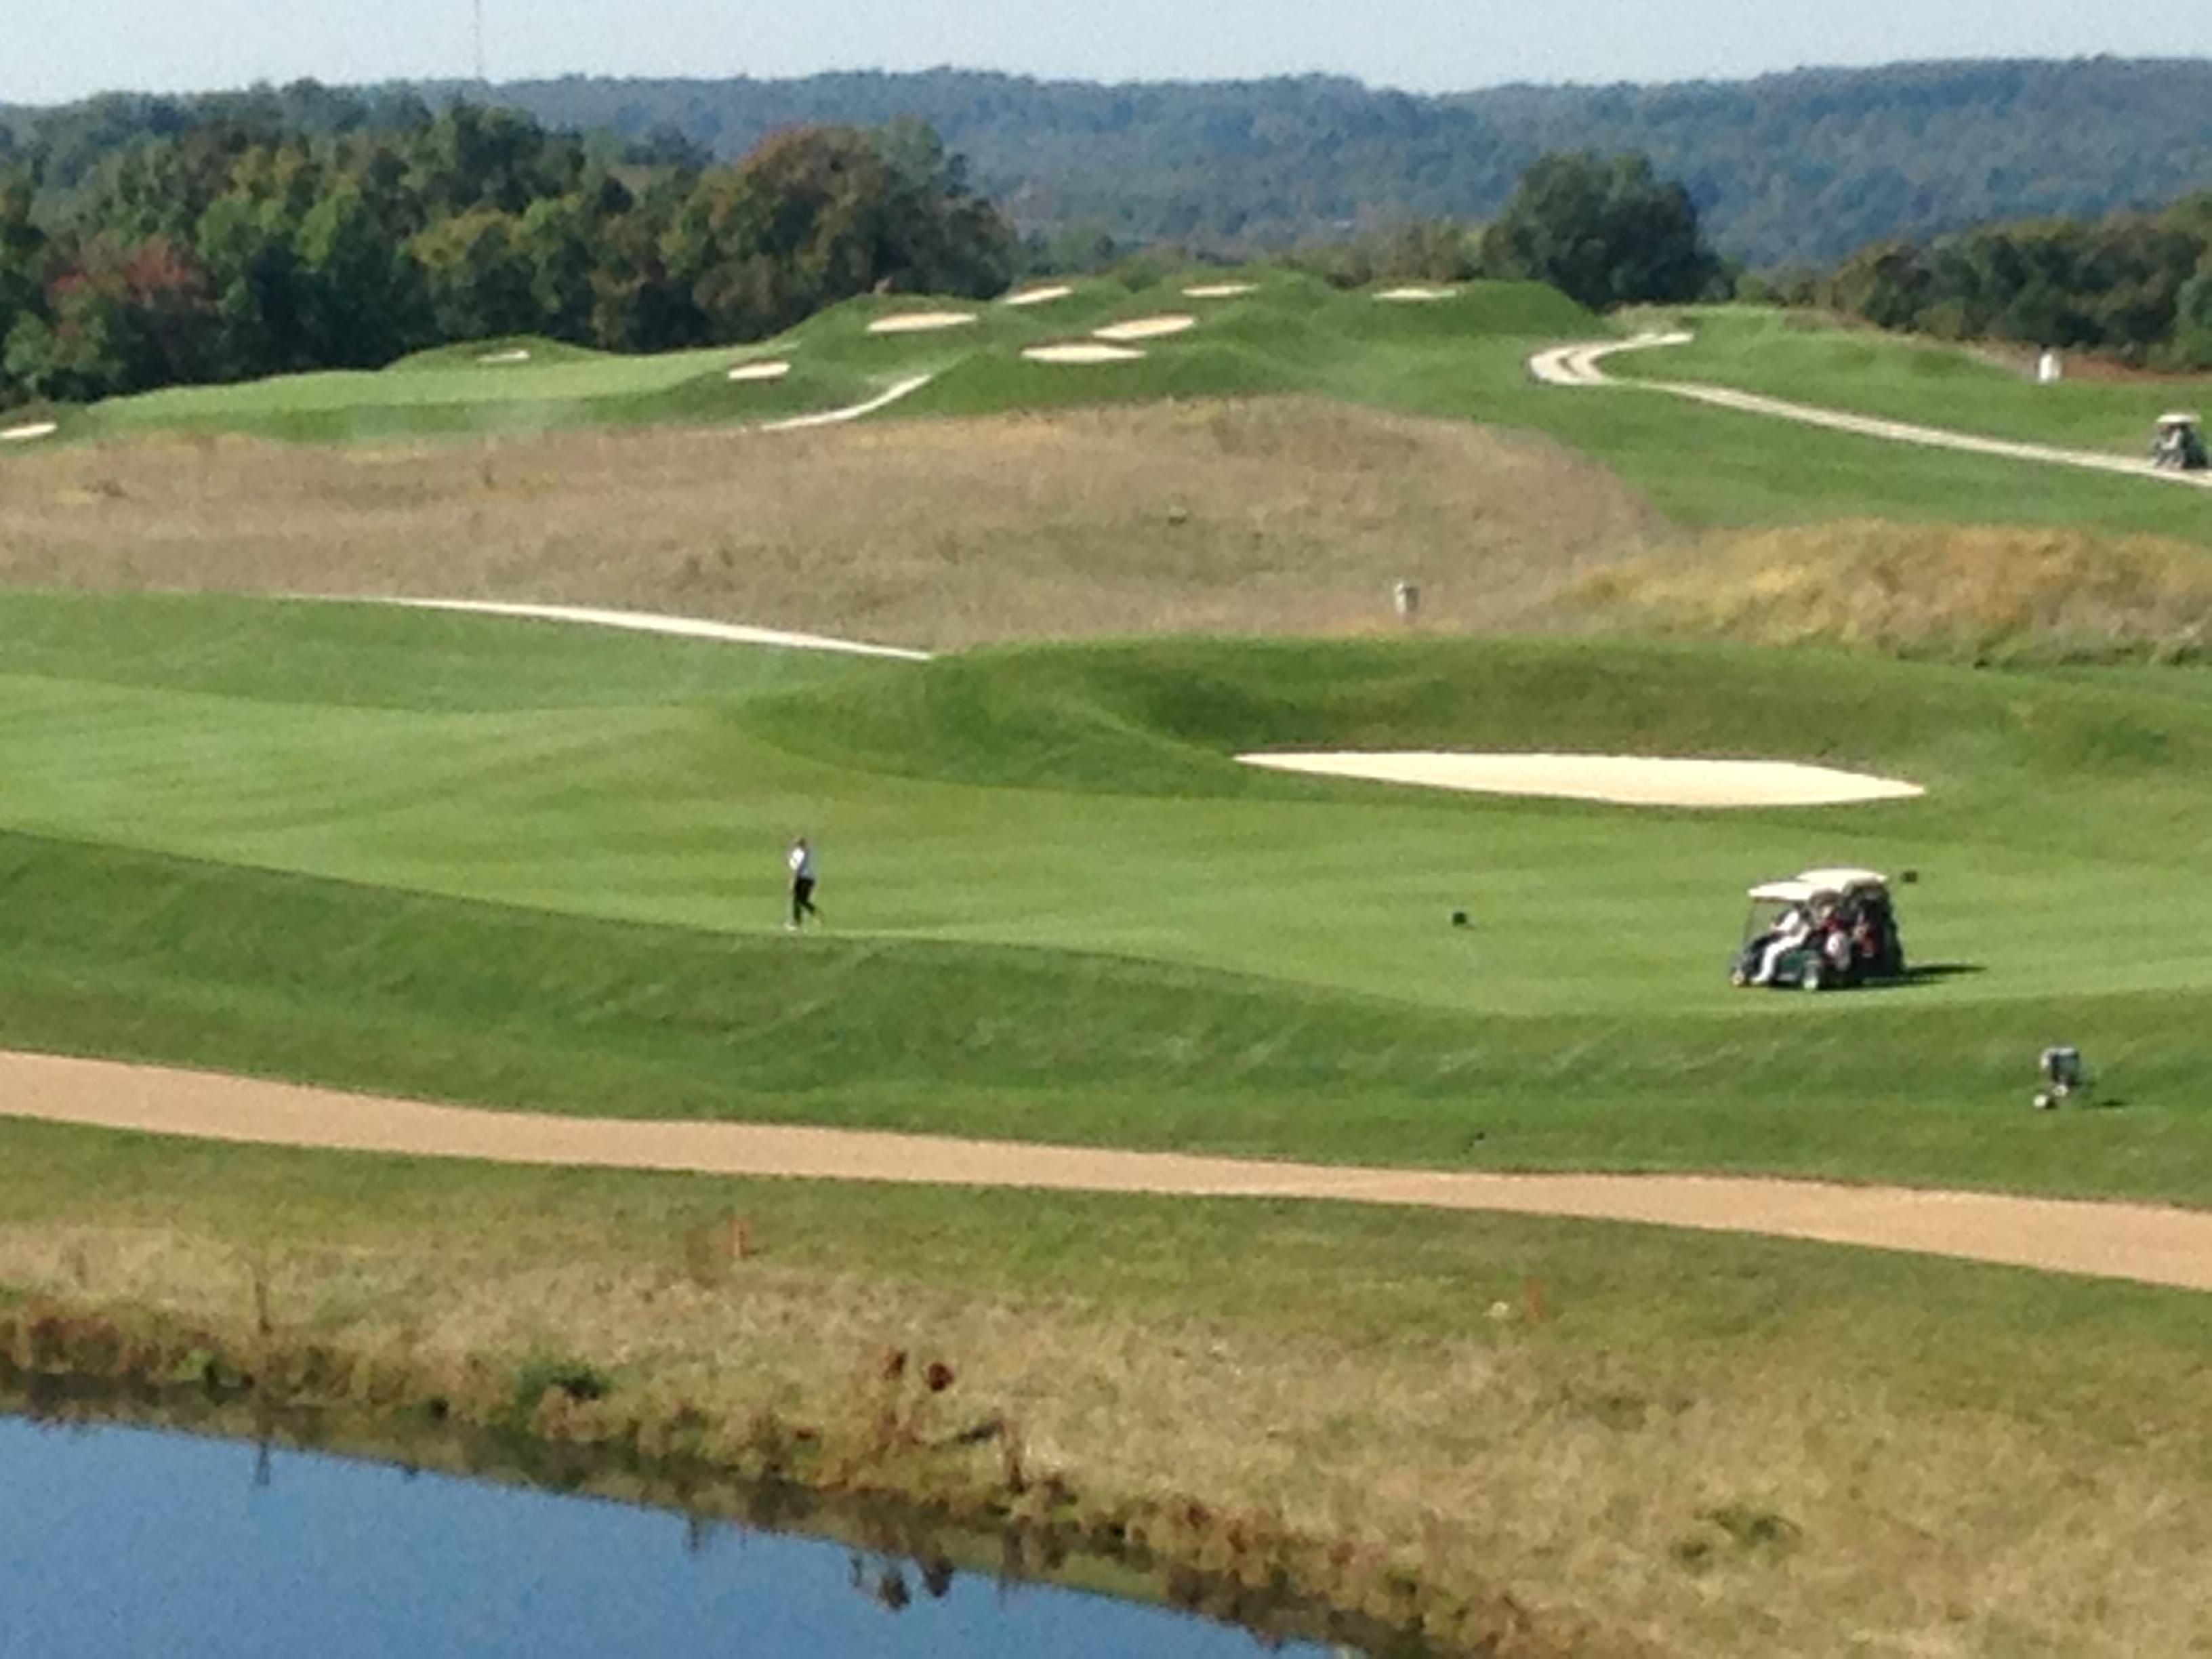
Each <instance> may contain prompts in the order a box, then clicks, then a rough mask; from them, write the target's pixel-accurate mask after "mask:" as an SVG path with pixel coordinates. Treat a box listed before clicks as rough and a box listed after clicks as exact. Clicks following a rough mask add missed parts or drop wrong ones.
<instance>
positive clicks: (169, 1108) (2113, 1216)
mask: <svg viewBox="0 0 2212 1659" xmlns="http://www.w3.org/2000/svg"><path fill="white" fill-rule="evenodd" d="M0 1117H12V1118H26V1119H34V1120H37V1121H41V1122H47V1123H62V1124H73V1125H76V1126H80V1127H88V1128H98V1129H108V1130H123V1131H129V1132H132V1133H143V1134H155V1135H175V1136H185V1137H191V1138H194V1139H204V1140H215V1141H227V1142H234V1143H250V1144H253V1145H258V1146H291V1147H307V1148H314V1149H319V1150H323V1151H331V1152H372V1153H386V1154H393V1155H400V1156H406V1157H415V1158H473V1159H478V1160H482V1161H484V1162H488V1163H495V1164H542V1165H557V1166H563V1167H574V1168H591V1169H606V1170H671V1171H685V1172H690V1173H698V1174H708V1175H720V1176H749V1177H754V1178H763V1177H768V1178H781V1179H794V1180H806V1181H856V1182H898V1183H902V1184H908V1185H920V1186H945V1187H1006V1188H1030V1189H1033V1190H1037V1191H1048V1192H1085V1193H1126V1194H1170V1195H1177V1196H1183V1197H1193V1198H1197V1197H1208V1198H1267V1199H1285V1198H1287V1199H1308V1200H1321V1201H1326V1202H1336V1203H1348V1204H1377V1205H1391V1206H1405V1207H1409V1208H1421V1209H1434V1210H1482V1211H1494V1212H1506V1213H1511V1214H1517V1215H1534V1216H1554V1217H1566V1218H1575V1219H1580V1220H1591V1221H1623V1222H1635V1223H1641V1224H1644V1225H1652V1226H1662V1227H1680V1228H1691V1229H1696V1230H1700V1231H1711V1232H1733V1233H1752V1234H1759V1235H1763V1236H1765V1237H1774V1238H1793V1239H1807V1240H1813V1241H1816V1242H1819V1243H1827V1244H1844V1245H1855V1246H1859V1247H1862V1248H1866V1249H1882V1250H1899V1251H1906V1252H1911V1253H1914V1254H1919V1255H1936V1256H1948V1257H1953V1258H1955V1259H1958V1260H1961V1261H1981V1262H1991V1263H1996V1264H2000V1265H2003V1266H2008V1267H2030V1268H2035V1269H2039V1270H2041V1271H2043V1272H2047V1273H2074V1274H2081V1275H2086V1276H2089V1277H2094V1278H2101V1279H2130V1280H2135V1281H2137V1282H2140V1283H2142V1284H2148V1285H2168V1286H2172V1287H2176V1288H2179V1289H2184V1290H2192V1291H2212V1212H2208V1211H2195V1210H2181V1209H2172V1208H2164V1207H2160V1206H2154V1205H2138V1204H2101V1203H2088V1202H2082V1201H2079V1200H2063V1199H2042V1198H2017V1197H2009V1196H2005V1195H2002V1194H1989V1193H1944V1192H1925V1191H1919V1190H1915V1189H1909V1188H1882V1187H1844V1186H1835V1185H1830V1184H1826V1183H1822V1182H1801V1181H1775V1180H1757V1179H1737V1178H1733V1177H1724V1176H1619V1175H1612V1176H1609V1175H1484V1174H1476V1173H1471V1172H1467V1171H1459V1170H1385V1169H1360V1168H1352V1167H1337V1166H1332V1165H1325V1164H1287V1163H1284V1164H1279V1163H1272V1162H1264V1161H1260V1160H1256V1159H1243V1158H1199V1157H1190V1156H1186V1155H1183V1154H1180V1153H1170V1152H1119V1151H1113V1150H1108V1149H1103V1148H1091V1147H1076V1146H1029V1145H1023V1144H1019V1143H1015V1142H1009V1141H971V1140H955V1139H942V1138H939V1137H934V1136H923V1135H895V1134H873V1133H857V1132H852V1131H845V1130H835V1129H811V1128H798V1127H779V1126H772V1125H762V1124H744V1123H696V1122H685V1123H673V1122H662V1121H631V1120H613V1119H593V1118H573V1117H552V1116H544V1115H533V1114H529V1113H522V1112H497V1111H484V1110H480V1109H471V1108H465V1107H454V1106H433V1105H428V1104H424V1103H421V1102H416V1101H406V1100H394V1099H387V1098H381V1097H374V1096H366V1095H353V1094H343V1093H339V1092H336V1091H328V1090H320V1089H310V1088H303V1087H301V1086H298V1085H292V1084H284V1083H272V1082H266V1081H263V1080H259V1079H247V1078H236V1077H225V1076H219V1075H215V1074H211V1073H198V1072H181V1071H171V1070H164V1069H161V1068H158V1067H153V1066H128V1065H120V1064H117V1063H114V1062H111V1061H105V1060H69V1059H60V1058H56V1057H52V1056H48V1055H39V1054H0Z"/></svg>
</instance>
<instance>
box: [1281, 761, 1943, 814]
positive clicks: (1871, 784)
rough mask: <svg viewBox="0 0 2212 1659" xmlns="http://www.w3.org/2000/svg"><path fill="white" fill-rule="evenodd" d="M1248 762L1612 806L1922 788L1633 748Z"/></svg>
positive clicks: (1837, 796) (1875, 794) (1887, 793)
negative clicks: (1662, 755) (1632, 751)
mask: <svg viewBox="0 0 2212 1659" xmlns="http://www.w3.org/2000/svg"><path fill="white" fill-rule="evenodd" d="M1237 759H1238V760H1240V761H1243V763H1245V764H1246V765H1247V766H1264V767H1267V768H1269V769H1272V770H1274V771H1278V772H1307V773H1311V774H1313V775H1316V776H1318V777H1329V778H1364V779H1368V780H1370V781H1374V782H1376V783H1410V784H1418V785H1420V786H1422V787H1425V788H1430V789H1462V790H1466V791H1468V792H1469V793H1475V794H1485V795H1544V796H1550V797H1553V798H1554V799H1560V800H1595V801H1606V802H1608V803H1611V804H1612V805H1619V806H1845V805H1853V804H1855V803H1857V802H1861V801H1876V800H1910V799H1913V798H1914V797H1916V796H1918V795H1923V794H1925V793H1927V792H1926V791H1925V790H1923V789H1922V788H1921V787H1920V786H1919V785H1917V784H1913V783H1904V782H1900V781H1898V780H1897V779H1894V778H1876V777H1869V776H1868V775H1865V774H1863V773H1859V772H1838V771H1836V770H1834V769H1832V768H1830V767H1826V766H1807V765H1804V764H1802V763H1800V762H1797V761H1745V760H1662V759H1654V758H1651V757H1647V756H1642V755H1462V754H1450V753H1443V752H1439V751H1436V750H1425V751H1423V750H1401V751H1397V752H1386V753H1372V752H1364V753H1363V752H1355V751H1343V752H1337V753H1319V754H1302V755H1239V756H1238V757H1237Z"/></svg>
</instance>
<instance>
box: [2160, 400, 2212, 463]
mask: <svg viewBox="0 0 2212 1659" xmlns="http://www.w3.org/2000/svg"><path fill="white" fill-rule="evenodd" d="M2150 459H2151V465H2154V466H2158V467H2164V468H2167V469H2170V470H2171V471H2175V472H2202V471H2204V470H2205V468H2206V467H2207V466H2208V465H2212V456H2208V455H2207V453H2206V452H2205V448H2204V417H2203V416H2202V415H2182V414H2174V415H2161V416H2159V417H2158V429H2157V432H2156V434H2155V435H2154V436H2153V437H2152V439H2151V441H2150Z"/></svg>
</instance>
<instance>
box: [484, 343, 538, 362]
mask: <svg viewBox="0 0 2212 1659" xmlns="http://www.w3.org/2000/svg"><path fill="white" fill-rule="evenodd" d="M529 361H530V353H529V352H528V351H527V350H526V349H524V348H522V347H520V346H517V347H516V348H515V349H513V350H512V351H487V352H485V353H484V355H483V356H481V357H479V358H477V362H480V363H492V364H500V363H526V362H529Z"/></svg>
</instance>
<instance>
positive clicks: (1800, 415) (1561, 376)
mask: <svg viewBox="0 0 2212 1659" xmlns="http://www.w3.org/2000/svg"><path fill="white" fill-rule="evenodd" d="M1691 340H1692V336H1691V335H1687V334H1639V335H1637V336H1636V337H1633V338H1632V339H1626V340H1597V341H1591V342H1587V343H1583V344H1580V345H1565V346H1554V347H1553V348H1551V349H1549V350H1546V351H1540V352H1538V353H1537V354H1536V355H1535V356H1533V357H1531V358H1530V359H1529V360H1528V372H1529V374H1532V375H1534V377H1535V378H1536V379H1537V380H1540V381H1541V382H1542V383H1543V384H1544V385H1546V386H1569V387H1583V388H1587V387H1592V386H1626V387H1632V388H1640V389H1643V390H1645V391H1651V392H1667V393H1668V394H1670V395H1672V396H1674V397H1677V398H1689V399H1690V400H1691V401H1692V402H1693V403H1700V404H1711V405H1712V406H1713V407H1714V408H1716V409H1732V410H1737V411H1738V412H1739V413H1741V414H1746V415H1764V416H1769V417H1771V418H1772V419H1775V420H1781V421H1795V422H1797V423H1798V424H1799V425H1801V426H1817V427H1823V428H1826V429H1827V430H1829V431H1831V432H1848V433H1850V434H1852V435H1856V436H1858V437H1862V438H1880V439H1882V440H1885V441H1888V442H1891V443H1903V444H1917V445H1918V446H1919V447H1922V448H1923V449H1951V450H1957V451H1959V452H1960V453H1963V454H1968V455H1996V456H2001V457H2003V458H2004V459H2009V460H2016V461H2036V462H2040V463H2041V464H2043V465H2046V466H2073V467H2081V468H2082V469H2084V470H2086V471H2092V472H2118V473H2122V474H2124V475H2125V476H2127V477H2134V478H2151V479H2155V480H2157V481H2158V482H2160V483H2173V484H2180V485H2182V486H2183V487H2185V488H2186V489H2212V473H2206V472H2175V471H2170V470H2168V469H2166V468H2163V467H2159V466H2154V465H2152V464H2151V463H2150V462H2149V461H2148V460H2139V459H2136V458H2135V457H2133V456H2129V455H2115V454H2112V453H2110V452H2109V451H2106V450H2100V449H2067V448H2063V447H2059V446H2057V445H2055V444H2035V443H2021V442H2016V441H2014V440H2012V439H2009V438H1985V437H1982V436H1980V435H1978V434H1975V433H1972V432H1954V431H1952V430H1951V429H1949V428H1947V427H1939V426H1917V425H1915V424H1913V423H1912V422H1909V421H1888V420H1883V419H1881V418H1879V417H1878V416H1871V415H1854V414H1851V413H1850V412H1849V411H1847V410H1840V409H1824V408H1820V407H1819V406H1818V405H1815V404H1798V403H1791V402H1790V400H1789V399H1787V398H1769V397H1765V396H1763V395H1761V394H1759V393H1758V392H1738V391H1736V390H1735V388H1734V387H1732V386H1710V385H1707V384H1706V383H1705V382H1703V381H1699V380H1614V379H1613V377H1612V376H1611V375H1609V374H1607V373H1606V372H1605V370H1604V368H1602V367H1601V365H1602V363H1603V362H1604V361H1605V359H1606V358H1607V357H1611V356H1618V355H1619V354H1620V353H1621V352H1624V351H1652V350H1656V349H1661V348H1663V347H1666V346H1678V345H1687V344H1689V343H1690V342H1691Z"/></svg>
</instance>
